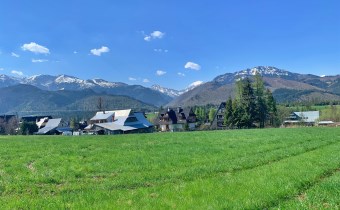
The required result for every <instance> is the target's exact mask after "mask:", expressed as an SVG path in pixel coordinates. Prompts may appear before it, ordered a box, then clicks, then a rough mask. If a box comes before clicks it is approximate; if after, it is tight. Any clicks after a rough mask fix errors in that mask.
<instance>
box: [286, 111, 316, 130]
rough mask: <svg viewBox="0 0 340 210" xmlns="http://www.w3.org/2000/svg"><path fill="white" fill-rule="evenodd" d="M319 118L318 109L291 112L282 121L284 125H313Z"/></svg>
mask: <svg viewBox="0 0 340 210" xmlns="http://www.w3.org/2000/svg"><path fill="white" fill-rule="evenodd" d="M319 118H320V112H319V111H307V112H292V113H291V114H290V115H289V117H287V118H286V120H285V121H284V122H283V125H284V126H286V127H287V126H294V125H304V126H315V125H316V124H317V121H318V120H319Z"/></svg>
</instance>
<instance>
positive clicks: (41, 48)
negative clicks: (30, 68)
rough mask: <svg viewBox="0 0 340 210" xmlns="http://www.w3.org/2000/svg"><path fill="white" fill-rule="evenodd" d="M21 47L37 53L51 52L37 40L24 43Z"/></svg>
mask: <svg viewBox="0 0 340 210" xmlns="http://www.w3.org/2000/svg"><path fill="white" fill-rule="evenodd" d="M21 49H22V50H24V51H30V52H33V53H36V54H50V50H49V49H48V48H46V47H44V46H41V45H38V44H37V43H35V42H31V43H29V44H24V45H22V46H21Z"/></svg>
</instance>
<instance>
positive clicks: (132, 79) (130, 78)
mask: <svg viewBox="0 0 340 210" xmlns="http://www.w3.org/2000/svg"><path fill="white" fill-rule="evenodd" d="M129 80H130V81H136V80H137V79H136V78H134V77H129Z"/></svg>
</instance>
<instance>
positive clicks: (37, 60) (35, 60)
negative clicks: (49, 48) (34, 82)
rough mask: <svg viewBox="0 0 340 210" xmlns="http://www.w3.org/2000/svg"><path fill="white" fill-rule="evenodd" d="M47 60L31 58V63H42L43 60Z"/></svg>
mask: <svg viewBox="0 0 340 210" xmlns="http://www.w3.org/2000/svg"><path fill="white" fill-rule="evenodd" d="M47 61H48V60H46V59H32V63H43V62H47Z"/></svg>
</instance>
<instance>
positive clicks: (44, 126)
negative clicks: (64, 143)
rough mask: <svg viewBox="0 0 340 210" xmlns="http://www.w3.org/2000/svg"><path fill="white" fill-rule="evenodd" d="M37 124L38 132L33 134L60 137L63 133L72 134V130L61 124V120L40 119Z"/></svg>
mask: <svg viewBox="0 0 340 210" xmlns="http://www.w3.org/2000/svg"><path fill="white" fill-rule="evenodd" d="M38 123H39V125H38ZM38 123H37V125H38V128H39V130H38V132H36V133H35V134H37V135H62V134H64V133H70V132H72V129H71V128H69V127H67V124H66V123H65V122H63V121H62V119H61V118H56V119H48V118H41V120H40V121H39V122H38ZM39 126H40V127H39Z"/></svg>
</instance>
